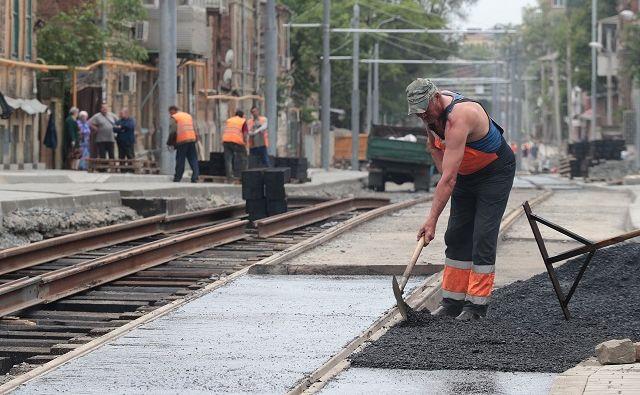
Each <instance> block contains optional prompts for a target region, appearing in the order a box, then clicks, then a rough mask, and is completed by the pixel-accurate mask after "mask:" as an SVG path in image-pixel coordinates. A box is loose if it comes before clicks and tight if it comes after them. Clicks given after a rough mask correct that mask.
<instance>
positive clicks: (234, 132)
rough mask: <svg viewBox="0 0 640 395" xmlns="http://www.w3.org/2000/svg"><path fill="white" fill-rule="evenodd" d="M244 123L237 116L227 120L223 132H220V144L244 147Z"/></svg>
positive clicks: (242, 119)
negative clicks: (233, 144)
mask: <svg viewBox="0 0 640 395" xmlns="http://www.w3.org/2000/svg"><path fill="white" fill-rule="evenodd" d="M244 123H245V119H244V118H242V117H239V116H237V115H236V116H233V117H231V118H229V119H227V122H225V126H224V131H223V132H222V142H224V143H235V144H239V145H245V142H244V133H243V131H242V129H243V126H244Z"/></svg>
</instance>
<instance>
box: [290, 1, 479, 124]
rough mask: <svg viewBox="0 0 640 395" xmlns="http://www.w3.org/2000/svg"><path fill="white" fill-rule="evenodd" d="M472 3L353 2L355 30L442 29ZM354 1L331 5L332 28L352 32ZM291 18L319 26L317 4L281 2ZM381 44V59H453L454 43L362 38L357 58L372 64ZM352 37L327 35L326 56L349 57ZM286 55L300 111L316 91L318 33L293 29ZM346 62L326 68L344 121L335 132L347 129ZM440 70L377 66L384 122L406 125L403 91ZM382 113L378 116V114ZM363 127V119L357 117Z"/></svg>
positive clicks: (431, 37)
mask: <svg viewBox="0 0 640 395" xmlns="http://www.w3.org/2000/svg"><path fill="white" fill-rule="evenodd" d="M475 1H476V0H426V1H425V0H422V1H420V0H400V1H396V2H387V1H384V0H358V4H359V5H360V27H372V28H375V27H377V26H378V25H379V24H380V23H381V22H385V24H384V27H385V28H444V27H446V24H447V21H448V18H451V17H453V16H454V15H457V14H460V13H461V11H460V10H462V9H463V8H462V6H463V5H468V4H472V3H474V2H475ZM355 2H356V1H355V0H345V1H339V2H337V1H334V2H332V4H331V26H332V27H348V26H351V18H352V15H353V5H354V4H355ZM282 3H284V4H285V5H286V6H288V7H289V8H290V9H291V11H292V12H293V15H294V17H293V18H292V19H293V21H294V22H296V23H313V22H321V21H322V2H321V1H317V0H282ZM376 41H378V42H379V43H380V52H379V53H380V58H382V59H444V58H447V57H449V56H451V55H456V54H457V50H458V44H457V41H456V40H454V39H452V38H446V37H443V36H442V35H437V34H402V35H398V34H361V35H360V58H361V59H365V58H372V57H373V47H374V44H375V42H376ZM351 51H352V35H350V34H345V33H332V34H331V54H332V55H351ZM291 52H292V59H293V62H292V65H293V77H294V80H295V83H294V86H293V92H292V96H293V100H294V102H295V103H296V104H297V105H299V106H301V107H303V111H305V112H306V113H308V112H309V111H308V110H305V108H304V106H305V105H306V104H307V99H308V98H309V97H310V96H311V95H312V94H315V93H318V92H319V89H320V84H319V82H320V68H321V55H322V38H321V30H320V29H318V28H316V29H310V28H303V29H301V28H292V31H291ZM351 70H352V63H351V62H350V61H332V62H331V106H332V107H334V108H342V109H345V110H346V112H347V116H346V117H345V118H344V119H343V120H341V121H338V122H337V126H341V127H349V125H350V123H351V120H350V111H349V108H350V107H351V84H352V81H351V77H352V72H351ZM367 71H368V66H367V65H360V87H361V90H360V91H361V98H360V103H362V105H361V108H362V111H363V112H364V108H365V104H366V83H367ZM439 72H442V67H436V66H433V65H418V64H412V65H403V64H381V65H380V108H381V110H384V112H385V113H386V114H387V122H389V123H396V122H405V121H406V120H407V117H406V99H405V91H404V90H405V87H406V86H407V85H408V84H409V83H410V82H411V80H412V79H413V78H415V77H419V76H429V75H436V74H437V73H439ZM381 112H382V111H381ZM360 119H362V121H363V122H364V117H362V116H361V117H360Z"/></svg>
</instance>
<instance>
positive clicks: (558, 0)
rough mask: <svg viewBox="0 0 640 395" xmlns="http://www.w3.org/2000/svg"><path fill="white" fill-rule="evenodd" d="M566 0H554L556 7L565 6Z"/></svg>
mask: <svg viewBox="0 0 640 395" xmlns="http://www.w3.org/2000/svg"><path fill="white" fill-rule="evenodd" d="M565 3H566V0H552V4H553V7H554V8H564V7H565Z"/></svg>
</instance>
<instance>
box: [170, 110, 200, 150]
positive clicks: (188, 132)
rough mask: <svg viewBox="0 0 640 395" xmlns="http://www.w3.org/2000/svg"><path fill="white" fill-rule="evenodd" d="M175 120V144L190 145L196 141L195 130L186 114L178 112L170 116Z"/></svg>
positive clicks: (190, 118) (189, 116) (191, 119)
mask: <svg viewBox="0 0 640 395" xmlns="http://www.w3.org/2000/svg"><path fill="white" fill-rule="evenodd" d="M172 117H173V119H175V120H176V125H177V131H176V144H184V143H192V142H194V141H196V130H195V129H194V127H193V118H192V117H191V115H189V114H187V113H186V112H182V111H178V112H177V113H175V114H173V115H172Z"/></svg>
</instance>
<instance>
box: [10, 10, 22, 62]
mask: <svg viewBox="0 0 640 395" xmlns="http://www.w3.org/2000/svg"><path fill="white" fill-rule="evenodd" d="M11 15H12V18H13V20H12V22H13V24H12V27H13V29H12V33H11V56H13V57H18V53H19V50H20V0H13V10H12V14H11Z"/></svg>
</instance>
